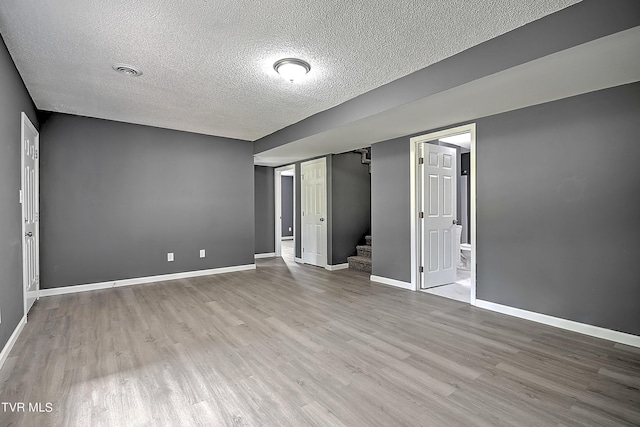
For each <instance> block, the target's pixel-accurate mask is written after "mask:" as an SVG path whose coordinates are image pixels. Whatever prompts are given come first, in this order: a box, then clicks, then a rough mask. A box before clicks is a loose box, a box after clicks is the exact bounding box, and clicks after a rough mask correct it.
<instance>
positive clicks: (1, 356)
mask: <svg viewBox="0 0 640 427" xmlns="http://www.w3.org/2000/svg"><path fill="white" fill-rule="evenodd" d="M26 323H27V316H23V317H22V319H20V321H19V322H18V326H16V328H15V329H14V330H13V333H12V334H11V336H10V337H9V341H7V343H6V344H5V345H4V348H3V349H2V351H0V369H2V366H3V365H4V362H6V360H7V357H9V353H11V349H12V348H13V346H14V345H15V343H16V341H17V340H18V337H19V336H20V332H22V329H23V328H24V325H26Z"/></svg>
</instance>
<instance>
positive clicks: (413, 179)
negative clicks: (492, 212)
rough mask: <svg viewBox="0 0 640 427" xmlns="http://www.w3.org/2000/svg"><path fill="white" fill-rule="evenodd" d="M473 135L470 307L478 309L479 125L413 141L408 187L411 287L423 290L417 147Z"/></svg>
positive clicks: (426, 135) (456, 128) (419, 137)
mask: <svg viewBox="0 0 640 427" xmlns="http://www.w3.org/2000/svg"><path fill="white" fill-rule="evenodd" d="M467 132H469V133H470V134H471V218H470V219H469V227H470V229H471V301H470V302H471V305H476V247H477V239H476V125H475V123H471V124H467V125H463V126H458V127H454V128H450V129H446V130H442V131H439V132H433V133H429V134H425V135H420V136H416V137H413V138H411V139H410V140H409V144H410V156H409V157H410V164H409V177H410V179H409V185H410V195H411V201H410V206H411V286H412V288H413V290H416V291H417V290H419V289H420V273H419V271H418V269H419V268H420V239H419V236H418V235H419V233H420V228H419V223H418V215H419V214H420V210H419V209H420V206H419V203H418V201H419V200H420V191H421V188H420V183H419V182H418V180H419V178H420V177H419V174H418V173H417V172H418V160H419V150H418V144H420V143H422V142H427V141H433V140H434V139H440V138H445V137H447V136H454V135H458V134H461V133H467Z"/></svg>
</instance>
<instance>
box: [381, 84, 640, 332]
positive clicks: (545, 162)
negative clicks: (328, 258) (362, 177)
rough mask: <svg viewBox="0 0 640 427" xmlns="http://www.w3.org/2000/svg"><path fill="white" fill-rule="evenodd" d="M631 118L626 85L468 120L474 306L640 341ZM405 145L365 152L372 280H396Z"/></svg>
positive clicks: (632, 93) (403, 226) (405, 194)
mask: <svg viewBox="0 0 640 427" xmlns="http://www.w3.org/2000/svg"><path fill="white" fill-rule="evenodd" d="M638 117H640V83H634V84H630V85H624V86H619V87H616V88H612V89H607V90H602V91H597V92H592V93H589V94H585V95H580V96H576V97H572V98H567V99H564V100H560V101H555V102H551V103H546V104H542V105H538V106H534V107H528V108H524V109H521V110H516V111H512V112H508V113H503V114H499V115H495V116H491V117H486V118H482V119H479V120H477V121H476V132H477V157H476V167H477V238H478V243H477V245H478V246H477V256H478V259H477V262H478V276H477V297H478V299H481V300H486V301H491V302H495V303H499V304H504V305H507V306H511V307H517V308H521V309H524V310H529V311H533V312H538V313H543V314H547V315H550V316H555V317H560V318H564V319H569V320H573V321H577V322H582V323H586V324H590V325H595V326H600V327H603V328H608V329H613V330H618V331H622V332H626V333H631V334H636V335H640V311H638V307H637V303H636V301H640V281H639V280H638V278H637V274H636V272H635V270H634V269H633V266H634V265H635V263H636V262H637V261H636V260H637V258H638V255H640V252H639V251H638V249H637V242H638V241H640V221H638V218H640V202H638V200H640V199H638V197H637V195H638V194H640V168H638V167H637V160H638V159H639V158H640V144H638V137H637V123H638ZM454 126H455V125H453V126H452V127H454ZM437 130H439V129H433V130H426V131H424V132H421V133H420V134H426V133H431V132H434V131H437ZM411 136H413V135H411ZM411 136H407V137H403V138H397V139H394V140H390V141H385V142H382V143H378V144H374V145H373V146H372V162H373V168H372V177H371V187H372V197H371V203H372V206H371V210H372V212H371V219H372V235H373V274H374V275H378V276H383V277H387V278H391V279H396V280H401V281H405V282H409V281H410V279H411V248H410V233H411V231H410V227H411V226H410V215H411V214H410V203H409V201H410V194H409V170H408V165H409V162H410V159H409V149H410V146H409V139H410V137H411ZM514 165H517V167H514Z"/></svg>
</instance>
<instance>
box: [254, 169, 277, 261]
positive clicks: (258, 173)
mask: <svg viewBox="0 0 640 427" xmlns="http://www.w3.org/2000/svg"><path fill="white" fill-rule="evenodd" d="M273 181H274V170H273V168H270V167H267V166H254V189H255V190H254V191H255V230H256V246H255V253H257V254H265V253H272V252H275V250H276V248H275V233H276V223H275V215H276V213H275V194H274V192H275V188H274V182H273Z"/></svg>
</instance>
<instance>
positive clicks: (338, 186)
mask: <svg viewBox="0 0 640 427" xmlns="http://www.w3.org/2000/svg"><path fill="white" fill-rule="evenodd" d="M331 165H332V166H331V180H332V197H331V199H332V213H331V219H332V223H333V227H332V230H331V233H332V258H331V260H330V264H331V265H337V264H344V263H346V262H347V257H349V256H351V255H355V254H356V245H357V244H359V243H364V239H363V237H364V235H365V234H367V233H369V232H370V230H371V176H370V174H369V166H368V165H366V164H362V157H361V155H360V154H359V153H352V152H349V153H343V154H334V155H332V162H331Z"/></svg>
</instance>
